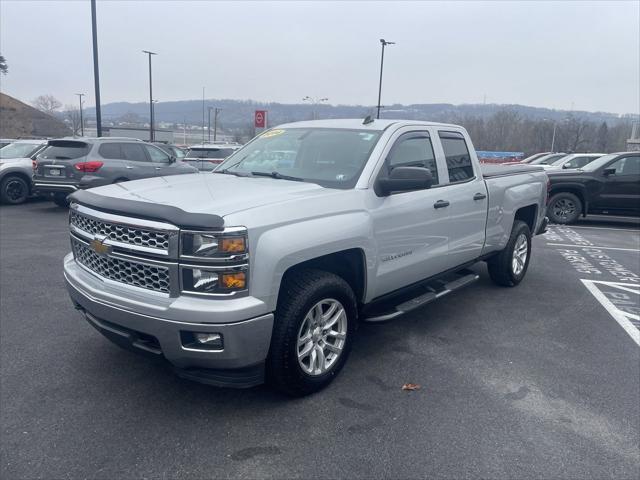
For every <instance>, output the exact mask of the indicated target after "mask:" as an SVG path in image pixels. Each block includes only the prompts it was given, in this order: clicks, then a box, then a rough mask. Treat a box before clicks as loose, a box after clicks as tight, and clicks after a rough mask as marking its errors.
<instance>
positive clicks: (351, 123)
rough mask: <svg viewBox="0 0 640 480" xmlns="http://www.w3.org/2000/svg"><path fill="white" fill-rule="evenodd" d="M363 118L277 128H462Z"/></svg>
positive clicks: (285, 125) (313, 122) (289, 124)
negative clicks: (415, 126)
mask: <svg viewBox="0 0 640 480" xmlns="http://www.w3.org/2000/svg"><path fill="white" fill-rule="evenodd" d="M363 122H364V119H363V118H340V119H329V120H307V121H304V122H292V123H284V124H282V125H278V126H277V127H276V128H345V129H346V128H349V129H357V130H377V131H382V130H385V129H386V128H387V127H389V126H391V125H396V126H400V127H402V126H405V125H425V126H431V127H448V128H460V126H459V125H452V124H449V123H436V122H424V121H421V120H379V119H374V120H373V121H372V122H371V123H368V124H366V125H365V124H364V123H363Z"/></svg>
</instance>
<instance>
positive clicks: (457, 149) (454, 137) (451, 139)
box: [438, 132, 475, 183]
mask: <svg viewBox="0 0 640 480" xmlns="http://www.w3.org/2000/svg"><path fill="white" fill-rule="evenodd" d="M438 135H439V136H440V141H441V142H442V149H443V150H444V156H445V158H446V160H447V170H448V171H449V182H451V183H454V182H464V181H466V180H469V179H471V178H474V177H475V175H474V174H473V165H472V164H471V155H469V149H468V148H467V143H466V142H465V141H464V137H463V136H462V134H461V133H458V132H438Z"/></svg>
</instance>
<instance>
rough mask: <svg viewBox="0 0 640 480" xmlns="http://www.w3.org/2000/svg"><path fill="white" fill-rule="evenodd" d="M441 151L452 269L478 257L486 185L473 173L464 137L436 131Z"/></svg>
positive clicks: (480, 244) (486, 201)
mask: <svg viewBox="0 0 640 480" xmlns="http://www.w3.org/2000/svg"><path fill="white" fill-rule="evenodd" d="M438 138H439V140H440V144H439V147H440V148H441V151H440V152H438V155H441V156H442V157H444V160H445V164H446V167H447V179H446V180H445V182H444V183H443V185H442V187H441V188H440V190H442V192H441V197H442V199H443V200H444V201H446V202H449V207H447V208H448V209H449V223H448V225H447V228H448V230H449V252H448V264H449V265H448V266H449V268H453V267H456V266H459V265H462V264H464V263H467V262H470V261H473V260H475V259H476V258H478V257H479V256H480V254H481V252H482V247H483V246H484V240H485V227H486V224H487V205H488V197H487V186H486V184H485V182H484V179H483V177H482V174H481V173H480V172H479V171H476V169H477V167H476V165H477V161H476V162H474V161H473V159H472V157H471V155H472V153H471V152H473V151H474V150H473V147H472V146H471V145H470V141H469V140H468V139H467V138H465V136H464V135H463V134H462V133H461V132H459V131H454V130H438Z"/></svg>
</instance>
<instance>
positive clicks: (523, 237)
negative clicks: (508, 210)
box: [487, 220, 531, 287]
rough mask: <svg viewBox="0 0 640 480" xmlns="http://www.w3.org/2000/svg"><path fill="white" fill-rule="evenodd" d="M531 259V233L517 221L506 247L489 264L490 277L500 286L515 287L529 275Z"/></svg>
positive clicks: (514, 223)
mask: <svg viewBox="0 0 640 480" xmlns="http://www.w3.org/2000/svg"><path fill="white" fill-rule="evenodd" d="M530 258H531V231H530V230H529V226H528V225H527V224H526V223H524V222H523V221H521V220H516V221H515V222H513V228H512V229H511V236H510V237H509V241H508V242H507V245H506V247H504V249H503V250H502V251H500V252H499V253H498V254H496V255H495V256H494V257H492V258H491V259H489V261H488V262H487V266H488V267H489V276H490V277H491V280H493V282H494V283H496V284H498V285H501V286H503V287H515V286H516V285H518V284H519V283H520V282H521V281H522V279H523V278H524V276H525V274H526V273H527V268H528V267H529V259H530Z"/></svg>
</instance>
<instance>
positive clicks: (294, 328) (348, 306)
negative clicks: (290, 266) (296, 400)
mask: <svg viewBox="0 0 640 480" xmlns="http://www.w3.org/2000/svg"><path fill="white" fill-rule="evenodd" d="M336 280H339V281H336ZM341 284H343V285H341ZM330 298H333V299H335V300H337V301H339V302H340V303H341V304H342V306H343V308H344V309H345V313H346V316H347V337H346V338H345V344H344V347H343V349H342V352H341V354H340V357H339V358H338V360H337V361H336V362H335V363H334V364H333V365H332V366H331V368H330V369H329V370H328V371H327V372H325V373H323V374H321V375H313V376H312V375H309V374H308V373H306V372H305V371H303V370H302V367H300V364H299V363H298V351H297V344H298V332H299V331H300V327H301V325H302V323H303V322H304V319H305V316H306V315H307V313H308V312H309V310H310V309H311V308H312V307H313V306H314V305H315V304H316V303H318V302H319V301H321V300H323V299H330ZM287 317H288V318H287V319H281V318H279V311H276V319H275V321H276V322H278V321H283V320H284V321H289V322H291V325H289V326H288V327H289V328H288V332H289V333H288V335H287V336H286V338H285V345H284V346H283V347H284V348H282V349H278V350H279V354H278V352H273V351H272V352H270V355H271V356H273V357H274V358H271V359H270V360H271V362H272V363H273V362H275V363H277V364H279V365H281V366H282V367H283V368H284V370H285V371H286V376H287V377H288V379H287V384H288V385H285V387H292V388H287V390H289V392H290V393H293V394H295V395H305V394H309V393H313V392H316V391H318V390H320V389H322V388H323V387H324V386H326V385H327V384H329V383H330V382H331V381H332V380H333V378H334V377H335V376H336V375H337V374H338V373H339V372H340V370H341V369H342V367H343V366H344V364H345V363H346V361H347V358H348V357H349V352H350V350H351V345H352V343H353V337H354V332H355V329H356V322H357V309H356V303H355V298H354V297H353V293H352V292H351V289H350V287H349V286H348V284H347V283H346V282H344V281H343V280H342V279H340V278H339V277H333V278H332V277H324V278H322V279H320V280H319V281H318V282H317V285H316V287H315V288H314V289H313V292H312V293H311V294H310V295H307V296H306V298H305V299H304V300H303V301H302V302H298V303H297V304H296V306H295V308H294V309H292V310H290V311H289V312H288V315H287ZM274 354H275V355H274ZM280 355H281V356H282V358H277V357H278V356H280Z"/></svg>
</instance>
